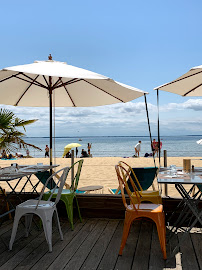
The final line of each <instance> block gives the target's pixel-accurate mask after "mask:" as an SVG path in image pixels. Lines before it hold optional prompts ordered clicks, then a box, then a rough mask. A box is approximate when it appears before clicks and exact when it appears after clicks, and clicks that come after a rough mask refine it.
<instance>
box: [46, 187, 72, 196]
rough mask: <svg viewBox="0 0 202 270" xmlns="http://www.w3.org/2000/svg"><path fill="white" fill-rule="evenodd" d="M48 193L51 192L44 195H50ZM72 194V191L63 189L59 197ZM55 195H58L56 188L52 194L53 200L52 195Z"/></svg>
mask: <svg viewBox="0 0 202 270" xmlns="http://www.w3.org/2000/svg"><path fill="white" fill-rule="evenodd" d="M50 192H52V191H48V192H46V193H45V194H50ZM73 193H74V191H73V190H71V189H63V190H62V193H61V195H62V194H73ZM57 194H58V188H56V189H55V191H54V193H53V198H54V195H57Z"/></svg>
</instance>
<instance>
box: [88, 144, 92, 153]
mask: <svg viewBox="0 0 202 270" xmlns="http://www.w3.org/2000/svg"><path fill="white" fill-rule="evenodd" d="M91 144H92V143H88V155H89V156H90V149H91Z"/></svg>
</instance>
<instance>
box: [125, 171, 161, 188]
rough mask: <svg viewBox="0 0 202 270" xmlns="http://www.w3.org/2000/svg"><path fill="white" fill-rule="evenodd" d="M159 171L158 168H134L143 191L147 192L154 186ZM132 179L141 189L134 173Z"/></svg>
mask: <svg viewBox="0 0 202 270" xmlns="http://www.w3.org/2000/svg"><path fill="white" fill-rule="evenodd" d="M157 169H158V168H157V167H144V168H133V171H134V173H135V175H136V177H137V179H138V181H139V183H140V185H141V187H142V189H143V190H147V189H148V188H149V187H150V186H151V185H152V183H153V181H154V178H155V176H156V174H157ZM131 178H132V180H133V181H134V183H135V185H136V186H137V188H138V189H139V186H138V184H137V182H136V180H135V177H134V175H133V173H131ZM129 188H130V187H129Z"/></svg>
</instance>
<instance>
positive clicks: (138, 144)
mask: <svg viewBox="0 0 202 270" xmlns="http://www.w3.org/2000/svg"><path fill="white" fill-rule="evenodd" d="M140 149H141V141H139V142H138V143H137V144H136V146H135V156H136V157H137V156H138V157H139V156H140Z"/></svg>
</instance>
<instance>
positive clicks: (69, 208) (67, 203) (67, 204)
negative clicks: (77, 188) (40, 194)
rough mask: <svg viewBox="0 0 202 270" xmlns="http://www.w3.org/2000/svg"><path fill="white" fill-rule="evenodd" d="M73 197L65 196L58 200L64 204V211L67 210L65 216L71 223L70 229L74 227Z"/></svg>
mask: <svg viewBox="0 0 202 270" xmlns="http://www.w3.org/2000/svg"><path fill="white" fill-rule="evenodd" d="M73 199H74V198H73V197H71V198H67V197H61V198H60V200H62V201H63V202H64V204H65V207H66V211H67V216H68V219H69V222H70V224H71V228H72V230H73V229H74V224H73Z"/></svg>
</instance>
